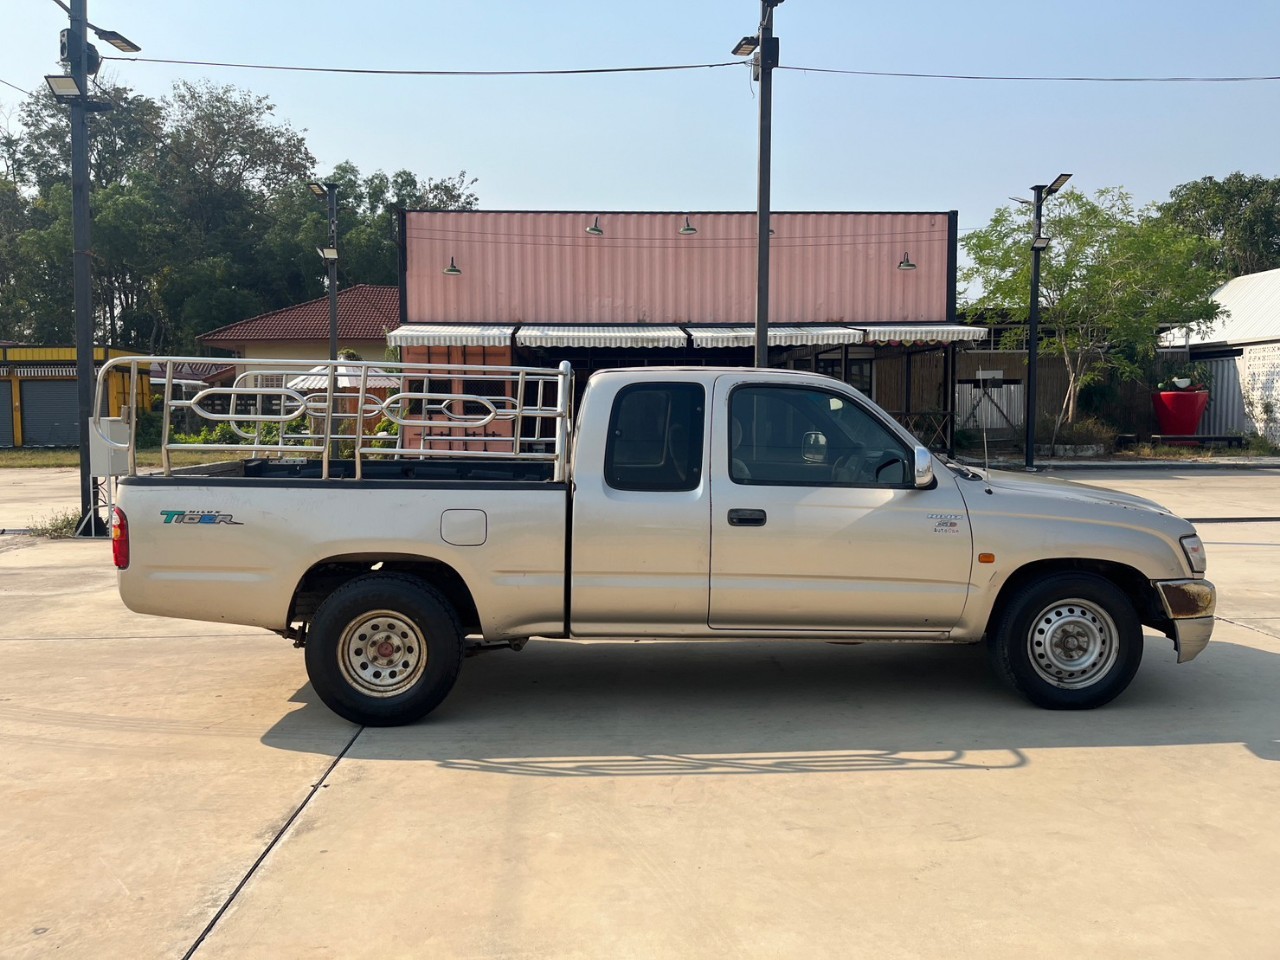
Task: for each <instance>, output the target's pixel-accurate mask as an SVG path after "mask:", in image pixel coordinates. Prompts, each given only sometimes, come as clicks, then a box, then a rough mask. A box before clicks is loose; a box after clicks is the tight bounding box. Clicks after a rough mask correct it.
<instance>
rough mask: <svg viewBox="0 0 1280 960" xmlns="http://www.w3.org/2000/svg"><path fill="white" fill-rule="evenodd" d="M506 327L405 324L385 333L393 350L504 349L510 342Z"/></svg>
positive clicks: (508, 329)
mask: <svg viewBox="0 0 1280 960" xmlns="http://www.w3.org/2000/svg"><path fill="white" fill-rule="evenodd" d="M514 329H515V327H513V326H511V325H510V324H503V325H502V326H491V325H489V324H480V323H406V324H405V325H404V326H402V327H397V328H396V329H394V330H392V331H391V332H389V333H388V334H387V343H388V344H390V345H391V346H393V347H505V346H508V345H509V344H510V343H511V331H512V330H514Z"/></svg>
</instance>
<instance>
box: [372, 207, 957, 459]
mask: <svg viewBox="0 0 1280 960" xmlns="http://www.w3.org/2000/svg"><path fill="white" fill-rule="evenodd" d="M771 223H772V227H773V229H772V236H771V238H770V258H771V261H772V262H771V270H770V303H769V321H770V336H769V343H770V363H771V365H774V366H790V367H795V368H798V369H813V370H818V371H820V372H823V373H829V374H831V375H833V376H836V377H838V378H840V379H842V380H845V381H846V382H849V383H852V384H853V385H854V386H856V387H859V388H860V389H862V390H863V391H864V392H867V393H869V394H872V395H874V396H875V397H876V399H877V400H878V401H879V402H880V403H881V404H882V405H883V406H885V407H886V408H887V409H890V410H892V411H894V412H896V413H897V414H898V415H899V416H900V417H903V418H906V419H904V422H908V426H915V427H917V432H922V431H921V430H920V429H919V425H918V424H913V423H911V422H910V419H911V418H912V417H915V418H917V419H918V418H919V416H921V415H923V414H924V413H926V412H929V413H934V414H938V415H939V416H938V417H937V418H935V420H936V424H938V425H941V424H943V423H944V421H945V423H946V424H949V423H950V412H951V405H952V401H951V400H950V399H949V398H950V397H951V396H952V395H953V393H954V391H953V390H950V389H948V386H949V384H950V382H951V380H952V379H953V377H954V369H955V364H954V348H955V344H956V343H957V342H960V341H963V340H970V339H976V338H977V337H980V336H981V332H982V331H981V330H979V329H975V328H972V327H965V326H962V325H958V324H957V323H956V316H955V301H956V254H957V235H956V223H957V218H956V213H955V211H949V212H933V213H856V212H831V213H786V212H781V213H774V214H772V215H771ZM400 227H401V231H400V232H401V238H402V241H401V262H400V285H401V298H400V304H401V306H400V309H401V321H402V325H401V326H400V327H399V328H398V329H396V330H394V331H392V333H391V334H390V335H389V336H388V340H389V342H390V343H391V344H392V345H394V346H399V347H400V348H401V350H402V352H403V356H404V359H405V360H407V361H413V360H422V361H429V362H433V363H473V362H475V363H485V364H510V363H542V362H553V361H559V360H564V359H568V360H570V361H571V362H572V363H573V364H574V366H575V368H577V369H578V370H579V371H581V372H583V373H588V372H590V371H592V370H595V369H601V368H604V367H610V366H620V365H632V364H644V363H698V364H700V363H709V364H726V365H728V364H732V365H750V364H751V363H752V346H753V344H754V323H755V312H756V307H755V292H756V243H757V239H756V216H755V214H754V213H722V212H721V213H717V212H694V211H688V212H669V213H627V212H611V211H598V212H560V211H557V212H547V211H407V212H405V213H403V214H402V215H401V221H400ZM918 354H924V355H927V356H928V359H927V360H926V359H924V357H923V356H921V357H917V356H916V355H918ZM913 358H914V359H915V364H914V366H915V367H916V373H917V376H915V377H914V378H913V376H912V373H913ZM926 369H927V370H928V371H929V375H927V376H925V377H921V376H919V373H920V372H921V371H923V370H926ZM580 380H585V377H581V378H580ZM926 381H927V382H926ZM930 429H932V431H933V433H934V436H933V437H931V438H926V439H932V440H934V441H935V442H937V441H938V440H939V439H940V437H941V434H939V433H938V430H937V429H935V428H927V429H925V430H924V431H923V432H929V430H930ZM949 433H950V429H949V426H948V427H947V428H946V435H947V436H946V439H947V440H949Z"/></svg>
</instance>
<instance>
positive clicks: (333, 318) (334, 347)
mask: <svg viewBox="0 0 1280 960" xmlns="http://www.w3.org/2000/svg"><path fill="white" fill-rule="evenodd" d="M324 188H325V190H326V191H328V194H329V246H330V247H331V248H333V249H334V250H337V249H338V185H337V184H336V183H326V184H325V185H324ZM328 266H329V359H330V360H337V359H338V261H337V260H330V261H329V264H328Z"/></svg>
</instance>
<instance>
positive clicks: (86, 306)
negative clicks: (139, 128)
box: [44, 0, 142, 537]
mask: <svg viewBox="0 0 1280 960" xmlns="http://www.w3.org/2000/svg"><path fill="white" fill-rule="evenodd" d="M59 6H62V8H63V9H64V10H66V11H67V12H68V13H69V14H70V15H71V25H70V28H69V29H67V30H65V31H63V43H62V50H61V53H62V56H61V59H62V63H63V68H64V69H65V70H66V71H67V72H66V73H62V74H52V75H49V76H46V77H45V78H44V80H45V83H47V84H48V85H49V90H50V92H52V94H53V97H54V99H55V100H57V101H58V102H59V103H62V104H66V105H67V106H69V107H70V108H71V245H72V256H71V299H72V309H73V315H74V317H75V328H76V388H77V390H76V394H77V396H76V419H77V420H78V421H79V428H80V429H79V440H80V523H79V525H78V526H77V527H76V536H85V537H100V536H105V535H106V532H107V530H106V526H105V525H104V524H103V522H102V518H101V517H100V516H98V504H97V496H96V491H95V490H94V483H93V477H92V476H90V467H89V419H90V417H92V416H93V412H94V411H93V395H94V378H93V369H94V367H93V361H94V356H93V326H94V324H93V287H92V281H93V275H92V269H93V265H92V263H91V261H90V259H89V258H90V256H91V244H90V238H89V233H90V229H89V122H88V115H89V114H90V113H101V112H103V111H105V110H110V109H111V104H110V103H108V102H106V101H105V100H103V99H102V98H100V97H91V96H89V78H90V77H92V76H94V75H95V74H97V72H98V66H99V64H100V63H101V58H100V57H99V56H98V51H97V50H96V49H94V47H93V46H92V45H90V43H89V40H88V36H87V31H89V30H93V32H94V33H95V34H97V35H98V37H99V38H100V39H102V40H105V41H106V42H107V43H109V44H111V45H112V46H113V47H115V48H116V49H117V50H121V51H123V52H125V53H140V52H141V51H142V48H141V47H139V46H138V45H137V44H136V43H133V42H132V41H131V40H129V39H128V38H127V37H123V36H121V35H120V34H118V33H116V32H115V31H114V30H103V29H101V28H99V27H96V26H94V25H93V24H92V23H90V22H89V13H88V10H87V0H71V6H70V7H67V6H66V5H65V4H62V3H61V2H60V0H59ZM130 402H131V403H136V402H137V398H136V397H133V398H131V399H130Z"/></svg>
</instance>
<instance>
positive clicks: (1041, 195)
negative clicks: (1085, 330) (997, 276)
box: [1013, 173, 1071, 470]
mask: <svg viewBox="0 0 1280 960" xmlns="http://www.w3.org/2000/svg"><path fill="white" fill-rule="evenodd" d="M1070 179H1071V174H1069V173H1060V174H1058V176H1057V178H1056V179H1055V180H1054V181H1053V183H1050V184H1043V183H1041V184H1037V185H1036V186H1034V187H1032V188H1031V193H1032V199H1031V201H1030V202H1028V201H1026V200H1022V199H1019V198H1018V197H1014V198H1013V199H1014V200H1017V201H1018V202H1019V203H1022V204H1027V205H1028V206H1032V207H1034V208H1035V220H1034V224H1033V233H1032V237H1031V316H1030V319H1029V320H1028V322H1027V395H1026V397H1025V400H1026V413H1025V417H1026V421H1027V423H1026V446H1027V452H1026V468H1027V469H1028V470H1034V469H1035V467H1036V366H1037V364H1038V363H1039V361H1040V356H1039V354H1040V254H1041V253H1043V252H1044V251H1045V250H1046V249H1047V248H1048V246H1049V238H1048V237H1046V236H1045V235H1044V224H1043V222H1042V220H1041V210H1042V208H1043V207H1044V202H1045V200H1047V199H1048V198H1049V197H1051V196H1053V195H1054V194H1055V193H1057V192H1058V191H1059V190H1061V189H1062V188H1063V186H1065V185H1066V182H1067V181H1068V180H1070Z"/></svg>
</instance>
